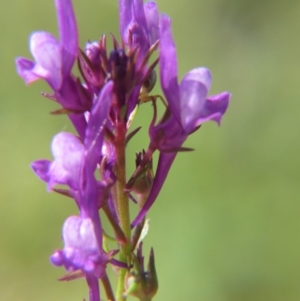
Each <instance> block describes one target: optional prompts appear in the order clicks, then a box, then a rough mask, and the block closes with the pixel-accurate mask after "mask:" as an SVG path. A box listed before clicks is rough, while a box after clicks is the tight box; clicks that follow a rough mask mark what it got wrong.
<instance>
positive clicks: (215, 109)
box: [195, 92, 231, 126]
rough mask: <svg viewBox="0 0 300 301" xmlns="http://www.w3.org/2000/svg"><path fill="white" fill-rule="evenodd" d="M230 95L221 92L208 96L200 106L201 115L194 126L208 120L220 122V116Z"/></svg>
mask: <svg viewBox="0 0 300 301" xmlns="http://www.w3.org/2000/svg"><path fill="white" fill-rule="evenodd" d="M230 97H231V94H230V93H228V92H222V93H219V94H216V95H211V96H209V97H208V98H207V99H206V102H205V104H204V106H203V108H202V111H201V115H200V116H199V118H198V119H197V120H196V121H195V126H198V125H200V124H202V123H204V122H206V121H209V120H214V121H215V122H217V123H218V124H220V122H221V119H222V116H223V115H224V113H225V112H226V110H227V107H228V104H229V100H230Z"/></svg>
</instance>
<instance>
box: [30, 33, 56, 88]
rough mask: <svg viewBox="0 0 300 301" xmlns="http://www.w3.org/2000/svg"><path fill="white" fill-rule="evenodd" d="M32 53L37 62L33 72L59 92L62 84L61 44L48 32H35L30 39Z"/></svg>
mask: <svg viewBox="0 0 300 301" xmlns="http://www.w3.org/2000/svg"><path fill="white" fill-rule="evenodd" d="M30 49H31V53H32V55H33V57H34V59H35V61H36V64H35V66H34V69H33V70H32V72H33V73H35V74H36V75H37V76H39V77H40V78H43V79H45V80H46V81H47V82H48V83H49V85H50V86H51V87H52V88H53V89H54V90H57V89H59V88H60V86H61V84H62V73H61V69H62V56H61V48H60V45H59V42H58V41H57V40H56V39H55V38H54V37H53V36H52V35H51V34H50V33H47V32H35V33H34V34H33V35H32V36H31V39H30Z"/></svg>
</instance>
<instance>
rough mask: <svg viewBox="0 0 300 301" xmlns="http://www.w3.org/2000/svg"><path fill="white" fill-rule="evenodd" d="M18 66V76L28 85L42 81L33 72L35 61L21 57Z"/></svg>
mask: <svg viewBox="0 0 300 301" xmlns="http://www.w3.org/2000/svg"><path fill="white" fill-rule="evenodd" d="M16 65H17V71H18V74H19V75H20V76H21V77H22V78H23V79H24V81H25V83H26V84H27V85H28V84H30V83H32V82H34V81H36V80H38V79H40V76H38V75H36V74H35V73H34V72H33V71H32V70H33V69H34V66H35V63H34V62H33V61H31V60H28V59H26V58H22V57H19V58H17V59H16Z"/></svg>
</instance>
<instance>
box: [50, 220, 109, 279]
mask: <svg viewBox="0 0 300 301" xmlns="http://www.w3.org/2000/svg"><path fill="white" fill-rule="evenodd" d="M62 232H63V233H62V237H63V241H64V249H63V250H62V251H56V252H55V253H54V254H53V255H52V256H51V258H50V260H51V262H52V263H53V264H54V265H57V266H61V265H64V266H65V267H66V268H67V269H69V270H76V269H81V270H83V271H84V272H86V273H93V274H94V275H95V276H97V277H98V278H101V276H103V273H104V271H105V267H106V264H107V262H108V256H107V255H106V254H105V253H103V252H102V250H100V249H99V246H98V241H97V235H96V233H95V226H94V224H93V221H92V220H91V219H90V218H82V217H79V216H70V217H69V218H68V219H67V220H66V221H65V223H64V226H63V231H62Z"/></svg>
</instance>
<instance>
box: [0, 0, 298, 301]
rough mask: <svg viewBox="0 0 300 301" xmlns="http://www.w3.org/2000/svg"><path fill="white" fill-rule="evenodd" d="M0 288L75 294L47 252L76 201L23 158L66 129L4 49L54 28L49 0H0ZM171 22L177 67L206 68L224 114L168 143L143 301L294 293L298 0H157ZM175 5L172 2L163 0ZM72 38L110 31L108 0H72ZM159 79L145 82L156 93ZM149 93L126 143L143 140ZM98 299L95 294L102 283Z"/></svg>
mask: <svg viewBox="0 0 300 301" xmlns="http://www.w3.org/2000/svg"><path fill="white" fill-rule="evenodd" d="M0 2H1V13H0V14H1V18H0V24H1V26H0V36H1V40H2V43H1V47H0V57H1V68H0V73H1V89H0V97H1V102H0V116H1V118H0V125H1V126H0V136H1V142H0V149H1V156H0V165H1V172H0V177H1V191H0V239H1V240H0V241H1V246H0V300H22V301H32V300H43V301H48V300H49V301H50V300H52V301H53V300H82V299H83V298H84V297H85V298H86V297H87V290H86V285H85V282H84V280H76V281H73V282H70V283H59V282H57V281H56V279H57V278H58V277H60V276H61V275H63V272H64V271H63V269H58V268H55V267H52V266H51V265H50V264H49V262H48V257H49V255H50V254H51V253H52V251H53V250H54V249H55V248H60V247H61V239H60V233H61V227H62V224H63V222H64V220H65V219H66V218H67V217H68V216H69V215H71V214H76V208H75V206H74V204H73V203H72V202H71V201H70V200H68V199H65V198H63V197H60V196H56V195H54V193H50V194H49V193H47V192H46V187H45V185H44V183H42V182H41V181H39V180H38V179H37V178H36V177H35V176H34V174H33V173H32V172H31V170H30V168H29V164H30V162H32V161H33V160H35V159H38V158H51V153H50V141H51V138H52V136H53V135H54V134H55V133H57V132H59V131H62V130H66V131H71V130H72V129H71V126H70V125H69V123H68V122H67V121H66V118H65V117H63V116H62V117H53V116H50V115H49V114H48V113H49V112H50V111H51V110H54V109H56V108H57V106H55V104H53V103H51V102H50V101H48V100H46V99H43V98H42V97H41V96H40V95H39V92H40V91H50V90H49V88H48V87H47V86H46V85H45V84H44V83H41V82H39V83H35V84H34V85H32V86H30V87H28V88H27V87H25V85H24V83H23V81H22V80H21V78H19V77H18V76H17V74H16V71H15V66H14V59H15V57H16V56H25V57H31V56H30V53H29V50H28V36H29V34H30V33H31V32H32V31H35V30H46V31H50V32H52V33H55V34H57V26H56V15H55V9H54V4H53V1H51V0H47V1H46V0H43V1H41V0H24V1H21V0H12V1H4V0H1V1H0ZM157 2H158V5H159V8H160V10H161V11H162V12H165V13H167V14H169V15H170V16H171V17H172V20H173V33H174V39H175V41H176V44H177V49H178V57H179V58H178V60H179V70H180V77H182V76H183V75H184V74H185V72H187V71H188V70H190V69H191V68H193V67H196V66H207V67H209V68H210V69H211V71H212V74H213V78H214V80H213V88H212V91H211V93H218V92H220V91H223V90H228V91H230V92H231V93H232V94H233V96H232V100H231V104H230V107H229V109H228V112H227V113H226V115H225V117H224V119H223V122H222V126H221V127H219V128H218V127H217V126H216V125H215V124H213V123H210V124H205V125H204V126H203V127H202V128H201V130H200V131H198V132H197V133H195V134H194V135H193V136H191V137H190V138H189V139H188V141H187V142H186V144H185V145H186V146H188V147H193V148H195V149H196V151H194V152H192V153H183V154H179V155H178V158H177V161H176V162H175V164H174V166H173V168H172V170H171V172H170V175H169V177H168V180H167V182H166V184H165V187H164V189H163V191H162V193H161V194H160V196H159V199H158V200H157V202H156V203H155V206H154V207H153V208H152V211H151V213H150V214H149V216H150V218H151V221H150V223H151V224H150V233H149V234H148V236H147V238H146V242H145V251H146V254H147V253H148V251H149V249H150V247H151V246H153V247H154V248H155V254H156V263H157V270H158V275H159V280H160V288H159V291H158V294H157V297H156V298H155V300H157V301H167V300H170V301H171V300H172V301H173V300H188V301H194V300H195V301H198V300H201V301H202V300H203V301H242V300H243V301H248V300H249V301H260V300H262V301H268V300H270V301H271V300H272V301H277V300H278V301H282V300H284V301H298V300H300V285H299V284H300V283H299V280H300V238H299V237H300V221H299V216H300V202H299V201H300V193H299V184H300V183H299V180H300V175H299V170H300V160H299V156H300V143H299V130H300V122H299V113H300V92H299V88H297V87H299V79H300V77H299V70H300V57H299V54H300V41H299V40H300V38H299V33H300V2H299V1H293V0H290V1H283V0H278V1H274V0H273V1H271V0H265V1H259V0H252V1H246V0H178V1H171V0H158V1H157ZM175 3H176V4H175ZM74 6H75V11H76V15H77V20H78V27H79V31H80V32H79V33H80V46H81V47H83V46H84V44H85V42H86V41H87V40H88V39H89V40H96V39H98V38H99V37H100V35H101V34H102V33H104V32H106V33H109V32H113V33H115V34H116V35H118V5H117V1H116V0H105V1H104V0H102V1H101V0H85V1H82V0H75V1H74ZM159 92H160V91H159V90H158V88H156V91H155V93H159ZM151 116H152V110H151V107H150V105H147V104H145V105H143V106H142V107H141V109H140V116H139V117H138V119H137V120H136V125H138V124H139V123H140V122H142V123H143V125H144V132H143V133H139V134H138V135H137V138H136V139H135V141H133V143H131V144H130V146H129V155H128V160H129V162H130V165H131V167H130V169H131V170H132V168H133V167H132V166H133V157H134V152H137V151H139V150H140V149H141V148H142V147H146V146H147V135H146V133H147V123H148V122H149V120H150V118H151ZM103 299H104V300H105V296H104V295H103Z"/></svg>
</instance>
